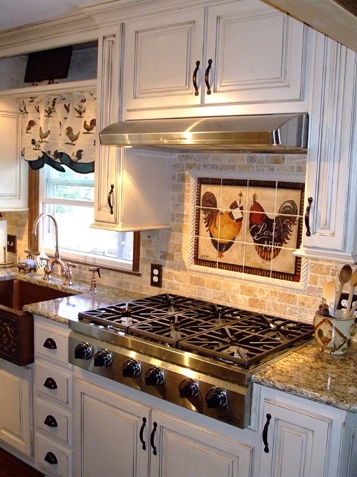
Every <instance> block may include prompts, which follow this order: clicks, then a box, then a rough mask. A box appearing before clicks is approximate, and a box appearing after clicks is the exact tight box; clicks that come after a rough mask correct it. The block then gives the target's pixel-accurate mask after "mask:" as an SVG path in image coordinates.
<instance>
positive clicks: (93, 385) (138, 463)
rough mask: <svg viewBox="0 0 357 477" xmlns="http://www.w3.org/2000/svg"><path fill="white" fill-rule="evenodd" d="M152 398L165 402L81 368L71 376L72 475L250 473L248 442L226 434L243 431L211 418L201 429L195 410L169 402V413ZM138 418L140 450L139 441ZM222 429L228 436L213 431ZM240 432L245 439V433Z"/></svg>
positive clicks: (238, 476)
mask: <svg viewBox="0 0 357 477" xmlns="http://www.w3.org/2000/svg"><path fill="white" fill-rule="evenodd" d="M76 371H77V370H76ZM83 375H84V376H85V377H86V378H87V379H83ZM92 377H93V379H92ZM89 379H90V381H89ZM100 382H101V383H103V382H104V383H106V384H107V385H106V386H105V389H104V388H103V386H98V385H97V383H100ZM134 396H139V399H141V401H139V400H136V399H135V397H134ZM157 401H158V407H160V405H161V404H162V403H163V405H164V406H165V404H166V403H165V402H162V401H161V400H157V399H156V398H153V397H148V396H147V395H145V394H143V393H141V392H139V393H138V392H137V391H135V390H131V389H130V388H126V386H122V385H117V384H116V383H113V382H110V381H108V380H107V379H105V378H101V377H98V376H93V375H90V378H89V377H88V373H87V372H84V373H83V372H82V371H81V370H80V371H79V373H78V376H77V377H76V379H75V432H76V433H77V436H78V437H77V436H76V439H75V475H76V477H96V476H97V475H98V474H99V473H100V474H101V475H106V476H112V477H115V476H117V477H121V476H130V477H147V476H148V475H150V476H151V477H168V476H169V477H181V476H183V475H197V476H198V477H203V476H204V477H217V476H218V475H219V476H220V477H225V476H226V477H250V476H252V475H253V465H254V464H253V460H254V457H255V453H254V447H253V445H252V444H249V443H248V442H244V440H243V439H242V440H239V439H234V438H233V437H232V436H231V434H232V433H233V434H234V433H238V434H239V433H242V432H243V435H244V431H241V430H237V429H235V428H234V427H232V426H228V425H226V424H221V423H216V424H215V422H214V423H213V425H212V423H210V428H209V427H207V428H204V427H202V426H200V425H198V424H197V423H195V420H196V418H197V415H196V413H191V412H189V411H187V410H183V409H182V408H180V407H177V406H174V405H172V404H171V405H169V407H170V408H171V409H174V412H173V413H172V414H171V415H170V414H168V413H167V412H163V411H161V410H159V409H157V408H154V407H152V405H153V402H154V403H155V402H157ZM144 403H145V404H144ZM146 403H147V404H146ZM182 411H183V412H184V413H186V414H187V413H188V416H190V415H191V416H192V418H193V419H192V421H191V420H185V419H183V418H181V417H180V412H182ZM192 414H193V415H192ZM199 417H200V416H198V418H199ZM143 418H145V419H146V422H145V428H144V431H143V434H142V435H143V440H144V441H145V449H143V445H142V443H141V442H140V439H139V434H140V429H141V426H142V424H143ZM201 418H202V416H201ZM204 419H205V418H204ZM154 423H157V424H158V426H157V429H156V432H155V434H154V436H153V441H152V444H153V445H155V446H156V447H157V454H156V455H155V454H154V453H153V448H152V446H151V443H150V440H151V435H152V431H153V428H154V427H153V426H154ZM215 427H216V431H213V430H212V428H215ZM222 428H224V429H226V430H227V434H225V433H219V432H218V429H220V430H221V429H222ZM227 428H228V429H227ZM245 432H246V434H245V435H246V439H247V441H250V440H251V436H249V433H250V431H245ZM79 436H80V438H79ZM248 436H249V437H248Z"/></svg>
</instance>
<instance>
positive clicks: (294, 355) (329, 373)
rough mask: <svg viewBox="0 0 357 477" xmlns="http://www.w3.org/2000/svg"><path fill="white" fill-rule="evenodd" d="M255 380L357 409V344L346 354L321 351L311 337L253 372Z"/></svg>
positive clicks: (348, 409)
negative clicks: (298, 347)
mask: <svg viewBox="0 0 357 477" xmlns="http://www.w3.org/2000/svg"><path fill="white" fill-rule="evenodd" d="M252 381H253V382H255V383H259V384H262V385H263V386H267V387H271V388H275V389H280V390H281V391H284V392H287V393H291V394H295V395H296V396H301V397H304V398H307V399H310V400H313V401H318V402H320V403H323V404H327V405H330V406H333V407H336V408H339V409H344V410H346V411H351V412H357V343H352V345H351V347H350V348H348V349H347V351H346V353H345V354H343V355H339V356H332V355H330V354H324V353H322V352H320V350H319V348H318V346H317V344H316V341H315V340H314V339H312V340H311V342H309V343H308V344H307V345H305V346H303V347H301V348H300V349H298V350H297V351H293V352H291V353H288V354H287V355H284V356H283V357H282V358H280V359H278V360H277V361H275V362H274V363H272V364H267V365H265V366H263V367H262V368H261V369H260V370H259V371H258V372H257V373H255V374H253V376H252Z"/></svg>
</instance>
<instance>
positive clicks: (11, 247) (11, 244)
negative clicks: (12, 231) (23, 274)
mask: <svg viewBox="0 0 357 477" xmlns="http://www.w3.org/2000/svg"><path fill="white" fill-rule="evenodd" d="M7 251H8V252H9V253H16V252H17V239H16V235H9V234H8V235H7Z"/></svg>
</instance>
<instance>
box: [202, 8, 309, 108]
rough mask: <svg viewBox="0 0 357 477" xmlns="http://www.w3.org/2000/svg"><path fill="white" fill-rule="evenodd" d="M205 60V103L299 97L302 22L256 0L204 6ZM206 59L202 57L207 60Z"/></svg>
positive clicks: (300, 96) (298, 98)
mask: <svg viewBox="0 0 357 477" xmlns="http://www.w3.org/2000/svg"><path fill="white" fill-rule="evenodd" d="M207 32H208V34H207V53H206V55H207V62H208V60H210V59H211V60H212V67H211V70H210V73H209V75H208V83H209V84H210V87H211V92H210V94H208V90H207V87H206V93H205V103H206V104H217V103H225V104H227V103H237V104H240V105H241V108H243V109H242V111H241V113H243V112H244V107H246V106H247V105H249V104H254V103H277V102H287V101H302V100H303V99H304V89H303V85H304V81H303V76H304V73H305V69H304V26H303V24H302V23H300V22H298V21H296V20H294V19H293V18H291V17H289V16H287V15H285V14H283V13H281V12H280V11H279V10H277V9H275V8H272V7H269V6H267V5H266V4H265V3H263V2H260V1H258V0H242V1H240V2H232V3H227V4H224V5H217V6H213V7H209V8H208V26H207ZM207 64H208V63H207Z"/></svg>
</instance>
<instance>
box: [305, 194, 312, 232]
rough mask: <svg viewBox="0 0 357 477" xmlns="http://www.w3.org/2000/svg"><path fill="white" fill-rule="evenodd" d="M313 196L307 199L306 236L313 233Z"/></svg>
mask: <svg viewBox="0 0 357 477" xmlns="http://www.w3.org/2000/svg"><path fill="white" fill-rule="evenodd" d="M312 201H313V198H312V197H309V198H308V199H307V202H308V204H309V205H308V206H307V207H306V210H305V227H306V237H310V235H311V230H310V212H311V204H312Z"/></svg>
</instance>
